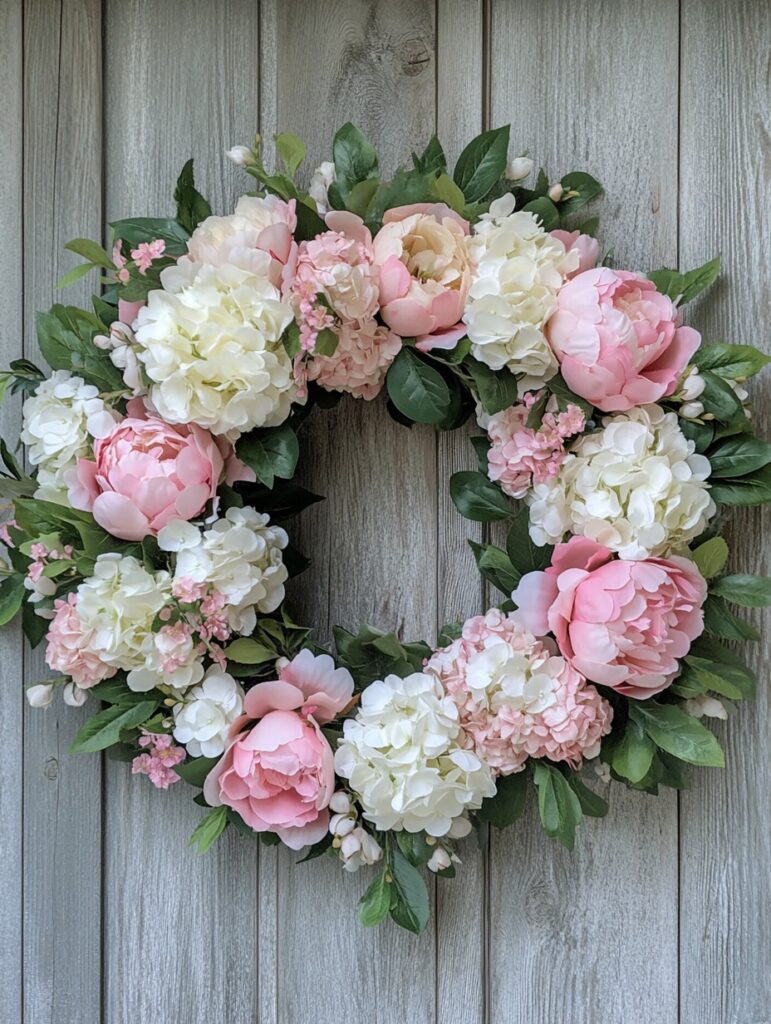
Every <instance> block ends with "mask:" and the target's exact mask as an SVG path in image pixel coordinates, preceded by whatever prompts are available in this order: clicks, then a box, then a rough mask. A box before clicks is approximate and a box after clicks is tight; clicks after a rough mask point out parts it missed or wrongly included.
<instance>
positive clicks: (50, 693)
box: [26, 683, 54, 708]
mask: <svg viewBox="0 0 771 1024" xmlns="http://www.w3.org/2000/svg"><path fill="white" fill-rule="evenodd" d="M26 694H27V703H28V704H29V706H30V707H31V708H47V707H48V706H49V705H50V703H51V701H52V700H53V699H54V687H53V685H52V684H51V683H37V684H36V685H35V686H29V687H27V690H26Z"/></svg>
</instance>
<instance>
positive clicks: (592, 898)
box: [490, 0, 678, 1024]
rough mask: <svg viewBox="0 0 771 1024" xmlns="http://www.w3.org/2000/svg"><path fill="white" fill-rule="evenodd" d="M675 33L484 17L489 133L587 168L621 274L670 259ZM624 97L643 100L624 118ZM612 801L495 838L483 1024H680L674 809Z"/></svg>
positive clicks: (559, 162) (563, 9)
mask: <svg viewBox="0 0 771 1024" xmlns="http://www.w3.org/2000/svg"><path fill="white" fill-rule="evenodd" d="M677 26H678V15H677V3H676V2H675V0H656V2H653V3H650V4H647V5H645V7H644V8H642V7H641V8H636V9H635V10H634V12H633V13H632V11H631V9H630V8H628V7H625V6H623V5H619V4H616V3H612V2H598V3H592V4H569V5H568V4H563V3H560V2H558V0H547V2H545V3H544V2H537V0H523V2H519V3H516V4H514V3H506V2H493V4H492V9H491V26H490V38H491V43H492V50H491V60H492V66H491V82H492V87H491V123H492V124H494V125H498V124H505V123H507V122H509V121H511V124H512V151H514V152H517V151H520V152H521V151H522V150H524V149H528V150H529V152H530V154H531V155H532V156H533V157H534V159H535V160H536V166H537V165H538V164H540V163H542V164H543V165H544V167H545V168H546V170H547V173H548V174H549V177H550V179H551V180H558V179H559V177H560V175H561V174H564V173H565V172H566V171H569V170H574V169H586V170H589V171H591V173H593V174H595V175H596V176H597V177H598V178H599V179H600V180H601V181H602V182H603V184H604V185H605V187H606V190H607V199H606V200H605V201H604V203H603V204H602V207H601V211H600V212H601V213H603V214H604V217H603V218H602V221H601V229H600V230H601V238H602V241H603V243H604V245H607V246H608V247H611V248H613V249H614V251H615V258H616V262H617V265H619V266H627V265H631V266H632V267H635V268H640V269H643V270H645V269H649V268H652V267H654V266H657V265H660V263H661V262H662V260H664V261H665V260H672V259H673V258H675V257H676V231H677V219H676V209H677V62H678V54H677ZM621 82H623V86H620V85H618V86H614V85H612V84H611V83H621ZM630 96H639V97H645V99H644V101H642V102H641V104H640V106H639V107H638V108H636V107H635V105H634V104H633V103H630V102H629V97H630ZM651 111H655V115H652V114H651V113H650V112H651ZM596 788H599V787H596ZM610 802H611V813H610V815H609V817H608V818H607V819H606V820H605V821H603V822H602V823H595V822H588V823H585V824H584V825H583V826H582V828H581V830H580V832H579V835H578V838H577V844H576V849H575V851H574V852H573V853H572V854H568V853H566V852H565V851H564V850H561V849H560V847H559V846H557V844H556V843H552V842H549V840H548V839H546V838H545V836H544V835H543V833H542V832H541V830H540V827H539V825H538V821H537V811H535V809H534V807H533V806H532V805H534V803H535V801H534V800H533V801H531V807H530V808H529V810H528V812H527V813H526V815H525V817H524V818H523V820H522V821H521V822H520V823H519V825H518V826H515V827H514V829H512V830H511V832H509V833H503V834H501V835H498V836H496V837H494V840H493V850H492V861H491V878H490V890H491V910H490V1019H491V1020H492V1021H493V1022H495V1024H503V1022H508V1021H512V1020H516V1021H522V1022H523V1024H524V1022H527V1024H595V1022H597V1021H609V1022H611V1021H612V1022H613V1024H632V1022H633V1021H642V1020H644V1021H646V1024H674V1022H675V1021H676V1020H677V943H676V934H677V815H676V800H675V797H674V795H673V794H672V793H670V794H667V795H663V796H661V797H659V798H658V800H652V799H650V798H646V797H644V796H638V795H634V794H630V793H628V792H627V791H626V790H624V789H623V788H622V787H620V786H615V787H613V790H612V792H611V794H610ZM631 951H634V952H633V953H632V952H631Z"/></svg>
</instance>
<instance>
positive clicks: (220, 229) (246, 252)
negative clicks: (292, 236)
mask: <svg viewBox="0 0 771 1024" xmlns="http://www.w3.org/2000/svg"><path fill="white" fill-rule="evenodd" d="M294 221H295V217H294V214H293V213H291V212H290V210H289V207H288V205H287V203H285V202H284V200H283V199H279V198H278V196H270V195H269V196H242V197H241V198H240V199H239V200H238V202H237V203H236V210H235V213H231V214H229V215H228V216H226V217H207V218H206V220H204V221H201V223H200V224H199V225H198V227H197V228H196V229H195V231H193V234H192V235H191V236H190V240H189V241H188V243H187V251H188V253H189V255H190V259H192V260H194V261H195V262H197V263H207V264H209V265H210V266H213V267H222V266H225V265H231V266H235V267H240V268H241V269H242V270H246V271H248V272H249V273H250V274H254V275H255V276H256V277H270V276H271V269H272V262H273V261H272V260H271V256H270V252H269V251H268V250H267V249H265V248H258V241H259V239H260V235H261V234H262V232H263V231H265V230H266V229H267V228H271V227H275V226H276V225H280V224H284V225H288V226H289V227H292V226H293V224H294ZM273 283H274V284H278V281H275V280H274V282H273ZM164 287H165V285H164Z"/></svg>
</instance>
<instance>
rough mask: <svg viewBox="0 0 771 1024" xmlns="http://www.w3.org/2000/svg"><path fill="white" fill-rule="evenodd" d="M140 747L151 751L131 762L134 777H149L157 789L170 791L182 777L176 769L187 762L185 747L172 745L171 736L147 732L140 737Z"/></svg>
mask: <svg viewBox="0 0 771 1024" xmlns="http://www.w3.org/2000/svg"><path fill="white" fill-rule="evenodd" d="M139 746H140V747H147V748H149V749H148V750H147V752H146V753H144V754H139V755H138V756H137V757H135V758H134V760H133V761H132V762H131V771H132V773H133V774H134V775H148V776H149V778H150V782H152V784H153V785H154V786H155V787H156V788H157V789H168V788H169V786H171V785H172V784H173V783H175V782H179V778H180V777H179V775H178V774H177V772H175V771H174V768H175V766H176V765H178V764H180V762H182V761H184V760H185V751H184V748H183V747H175V746H174V745H173V744H172V742H171V736H166V735H164V734H163V733H152V732H146V733H144V735H142V736H140V737H139Z"/></svg>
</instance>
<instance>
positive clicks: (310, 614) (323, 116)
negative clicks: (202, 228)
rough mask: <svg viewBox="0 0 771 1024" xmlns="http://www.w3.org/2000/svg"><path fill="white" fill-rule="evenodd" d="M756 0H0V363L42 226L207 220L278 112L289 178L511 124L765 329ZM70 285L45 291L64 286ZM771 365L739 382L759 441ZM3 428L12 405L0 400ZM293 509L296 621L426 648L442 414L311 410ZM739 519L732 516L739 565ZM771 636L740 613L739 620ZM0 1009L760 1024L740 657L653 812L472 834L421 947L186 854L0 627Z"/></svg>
mask: <svg viewBox="0 0 771 1024" xmlns="http://www.w3.org/2000/svg"><path fill="white" fill-rule="evenodd" d="M770 14H771V12H770V11H769V6H768V4H767V3H763V2H761V0H757V2H753V0H722V2H721V0H680V2H679V3H678V0H648V2H647V3H644V4H634V5H632V4H626V3H621V2H619V0H616V2H613V0H573V2H571V3H565V2H562V0H487V2H486V0H382V2H379V3H378V2H375V0H326V2H322V0H313V2H310V0H306V2H301V0H262V2H260V3H258V2H257V0H103V2H101V0H24V2H21V0H0V96H1V97H2V102H0V142H1V143H2V147H1V152H2V159H0V223H1V224H2V235H1V237H2V244H1V245H0V280H1V281H2V288H0V349H2V352H1V353H0V355H1V357H2V361H3V363H5V362H7V360H8V359H10V358H13V357H15V356H17V355H19V354H20V353H21V352H25V353H27V354H29V355H31V356H33V357H34V355H35V338H34V329H33V314H34V311H35V310H36V309H38V308H46V307H48V306H49V305H50V304H51V303H52V302H53V301H55V299H56V294H55V291H54V282H55V281H56V280H57V278H58V277H59V276H60V274H61V273H62V272H63V270H64V269H65V268H67V267H68V266H69V265H70V259H69V257H68V256H67V255H66V254H64V253H63V252H62V250H61V246H62V244H63V243H64V242H65V241H66V240H67V239H69V238H71V237H74V236H82V235H90V236H93V237H98V236H99V235H100V233H102V232H103V229H104V224H105V222H106V221H107V220H108V219H111V218H115V217H118V216H123V215H127V214H130V213H135V214H136V213H150V212H157V213H159V214H161V213H168V212H171V209H172V207H171V191H172V186H173V180H174V177H175V176H176V173H177V172H178V170H179V168H180V166H181V164H182V162H183V161H184V160H185V159H186V158H187V157H188V156H190V155H192V156H194V157H195V161H196V171H197V177H198V180H199V183H200V186H201V188H202V190H203V191H204V192H205V193H206V194H207V195H208V196H209V197H210V198H211V200H212V201H213V203H214V205H215V207H216V208H217V209H218V210H219V211H223V212H224V211H226V210H228V209H229V208H230V206H231V204H232V201H233V198H234V196H236V195H237V193H238V190H239V188H240V189H243V188H244V180H243V179H241V178H240V177H239V175H238V172H237V171H236V170H235V169H234V168H232V167H231V166H229V165H228V164H227V163H226V161H224V159H223V157H222V152H223V150H224V149H225V148H226V147H227V146H229V145H232V144H233V143H240V142H246V141H248V140H249V139H250V137H251V135H252V134H253V133H254V131H255V129H257V128H259V129H260V131H262V132H263V134H264V135H265V136H267V137H270V136H272V135H273V134H274V133H275V132H276V131H278V130H288V129H291V130H294V131H296V132H298V133H299V134H300V135H302V136H303V137H304V138H305V139H306V141H307V142H308V144H309V149H310V154H311V157H312V159H313V160H314V161H315V162H317V161H318V160H320V159H322V158H325V157H327V156H328V154H329V148H330V143H331V137H332V133H333V131H334V129H335V128H336V127H337V126H339V124H341V123H342V122H343V121H346V120H348V119H353V120H355V121H356V122H357V123H358V124H359V125H360V126H361V127H362V128H363V129H364V130H365V131H366V132H367V133H368V134H369V135H370V137H371V138H372V139H373V141H374V142H375V144H376V145H377V147H378V149H379V151H380V153H381V156H382V160H383V163H384V165H385V167H386V169H388V170H391V169H393V168H394V167H395V166H396V164H397V162H398V161H399V160H400V159H403V158H404V157H405V156H406V155H407V153H408V152H409V150H410V148H411V147H413V146H415V144H416V143H421V142H423V141H425V140H427V138H428V136H429V135H430V134H431V133H432V131H434V129H436V130H438V131H439V133H440V135H441V137H442V139H443V141H444V142H445V143H446V146H447V148H448V150H449V152H450V154H451V155H452V156H455V155H457V153H458V152H459V149H460V147H461V146H462V144H463V143H464V141H466V140H467V139H468V138H469V137H470V136H471V135H472V134H474V133H476V132H477V131H479V130H480V129H482V128H483V127H484V126H486V125H498V124H501V123H504V122H511V123H512V146H513V149H514V150H519V151H523V150H526V149H527V150H529V152H530V153H531V155H533V156H534V158H535V159H536V161H537V162H542V163H543V164H544V165H545V166H546V168H547V169H548V170H549V172H550V174H551V175H552V176H553V177H555V178H556V177H558V176H559V174H560V173H563V172H565V171H567V170H573V169H581V168H585V169H587V170H590V171H592V172H593V173H595V174H596V175H597V176H598V177H599V178H600V179H601V180H602V181H603V182H604V184H605V186H606V188H607V198H606V199H605V201H604V203H603V209H602V212H603V213H604V214H605V215H606V219H605V224H604V234H603V239H604V241H605V242H606V243H607V245H608V246H612V247H613V248H614V250H615V253H616V256H617V259H618V260H619V261H620V262H621V263H622V264H624V265H629V266H630V267H633V268H639V269H650V268H653V267H655V266H659V265H661V264H663V263H667V264H671V265H676V264H678V262H679V263H680V264H681V265H682V266H685V267H689V266H692V265H696V264H697V263H699V262H701V261H703V260H705V259H707V258H708V257H710V256H712V255H713V254H714V253H715V252H721V253H722V255H723V258H724V261H725V267H726V274H725V277H724V279H723V283H722V284H720V285H718V286H717V287H716V288H715V289H713V291H712V292H711V293H710V295H709V297H708V298H707V299H705V300H704V301H702V302H701V304H700V305H699V306H698V307H697V308H696V309H695V310H694V311H693V312H692V313H691V316H693V317H694V318H695V323H696V326H698V327H699V328H700V329H702V330H703V331H704V332H705V333H707V334H708V335H709V337H710V338H712V339H716V338H727V339H729V340H734V341H747V342H752V343H755V344H760V345H763V344H767V343H768V339H767V322H768V315H769V271H768V268H769V265H770V264H771V247H770V244H769V239H770V238H771V207H770V204H769V199H768V191H769V168H770V167H771V143H770V142H769V129H770V127H771V126H770V124H769V110H770V106H771V105H770V103H769V45H770V44H771V31H770V29H769V23H770V21H771V18H770V17H769V15H770ZM87 294H88V290H87V287H86V286H84V287H80V288H77V287H76V288H75V289H73V290H72V292H71V293H69V294H68V296H67V301H74V302H77V301H79V300H85V299H86V297H87ZM770 392H771V385H770V384H769V378H768V376H767V377H766V380H765V383H761V384H759V385H756V387H755V391H754V394H755V399H756V402H757V415H758V418H759V419H760V420H761V421H762V423H763V425H764V426H765V428H766V433H767V434H768V432H769V431H771V422H770V420H771V417H769V414H768V411H767V410H768V406H767V401H768V397H769V393H770ZM2 429H3V432H4V433H5V434H6V436H8V435H9V434H10V435H13V434H14V433H15V432H17V431H18V429H19V410H18V404H14V403H13V402H11V403H9V404H7V405H6V406H5V407H4V408H3V410H2ZM303 455H304V460H305V469H304V471H303V472H304V475H305V479H306V481H307V482H310V483H311V484H312V486H314V487H315V488H317V489H320V490H321V491H322V493H326V494H327V495H328V496H329V500H328V501H327V502H325V503H324V504H323V505H322V506H318V507H316V508H315V509H314V510H313V511H311V512H309V513H308V514H306V515H305V516H304V517H303V519H302V521H301V522H300V523H298V526H297V528H296V529H297V534H298V540H299V542H300V544H301V545H304V547H305V549H306V550H307V551H308V552H309V553H311V554H312V555H313V556H314V559H315V564H314V567H313V569H312V570H311V571H310V572H309V573H308V574H307V575H306V576H305V577H303V578H302V580H301V581H300V582H299V584H298V585H296V586H295V588H294V594H293V598H294V602H295V608H296V610H297V613H298V616H300V617H303V616H304V617H305V618H306V619H307V620H308V621H310V622H313V623H315V624H317V625H318V627H319V629H320V632H321V634H322V635H327V636H328V635H329V632H330V629H331V626H332V624H334V623H335V622H339V623H341V624H343V625H346V626H354V625H357V624H359V623H361V622H362V621H365V620H368V621H371V622H373V623H375V624H378V625H380V626H383V627H387V628H393V627H403V628H404V629H405V631H406V633H407V634H409V636H410V637H417V636H426V637H428V638H433V636H434V635H435V629H436V625H437V623H438V622H440V621H444V620H445V619H446V618H450V617H453V618H454V617H458V616H464V615H467V614H471V613H474V612H477V611H480V610H481V609H482V608H483V606H484V601H485V595H484V593H483V591H482V588H481V586H480V583H479V578H478V576H477V574H476V572H475V570H474V568H473V565H472V560H471V557H470V555H469V554H468V553H467V551H466V549H465V537H466V536H468V535H469V532H470V527H469V524H467V523H465V522H463V521H461V520H460V518H459V517H458V516H457V515H456V514H455V512H454V510H453V509H452V507H451V505H450V503H449V501H448V499H447V496H446V494H447V479H448V476H449V474H450V473H451V472H452V471H453V470H455V469H457V468H466V467H469V466H470V465H471V462H472V451H471V448H470V446H469V445H468V442H467V441H466V440H465V438H464V436H463V435H462V432H461V433H460V434H459V435H454V434H453V435H444V436H442V437H440V438H438V439H437V438H436V437H435V435H434V434H433V433H432V432H431V431H429V430H427V429H426V430H423V429H417V428H416V429H414V430H413V431H412V432H411V433H410V434H408V433H407V432H406V431H404V430H403V429H401V428H399V427H397V426H395V425H394V424H393V423H392V422H391V421H390V420H389V419H388V418H387V415H386V413H385V409H384V407H383V405H382V404H380V403H375V404H374V405H368V406H366V407H365V406H364V404H363V403H353V402H352V401H347V402H344V403H342V404H341V405H340V406H339V407H338V408H337V409H336V410H335V411H334V412H333V413H329V414H326V416H324V417H323V418H317V419H315V420H314V421H313V423H312V425H311V426H310V429H309V430H308V431H307V432H306V437H305V440H304V451H303ZM768 527H769V517H768V513H767V512H766V513H764V514H762V515H761V514H759V513H755V512H753V513H751V514H748V515H747V516H744V517H742V518H741V519H740V521H739V522H738V524H737V526H736V527H735V528H734V530H733V537H734V540H735V542H736V546H737V555H736V563H737V564H738V565H739V566H740V567H743V568H744V569H745V570H750V569H751V570H753V571H760V572H768V571H769V569H770V567H769V554H770V548H769V542H768ZM765 628H766V635H767V636H771V623H769V622H768V620H766V622H765ZM0 647H1V649H0V665H2V675H3V681H2V694H3V699H2V705H1V706H0V822H1V824H0V865H1V867H0V907H2V913H0V1020H2V1021H3V1022H4V1024H6V1022H7V1024H17V1022H19V1024H97V1022H103V1024H154V1022H156V1021H160V1020H163V1021H168V1022H170V1024H177V1022H180V1024H181V1022H186V1024H199V1022H200V1024H204V1022H206V1024H210V1022H217V1024H246V1022H260V1024H317V1022H318V1024H322V1022H323V1024H326V1022H328V1021H329V1022H331V1021H335V1022H337V1024H370V1022H378V1024H401V1022H405V1021H408V1022H411V1024H412V1022H415V1024H429V1022H435V1024H482V1022H492V1024H508V1022H515V1024H638V1022H639V1024H767V1022H768V1021H769V1020H771V985H770V982H769V975H770V973H771V929H770V928H769V913H768V909H769V904H770V903H771V843H770V841H769V791H770V790H771V773H770V771H769V742H768V740H769V736H768V700H767V692H766V687H765V685H764V684H765V672H764V671H763V669H764V666H765V664H766V659H767V648H766V649H764V648H763V647H760V646H759V647H758V649H757V650H756V653H755V655H754V658H755V662H756V665H757V667H758V668H759V670H760V678H761V681H762V683H761V687H760V696H759V698H758V700H757V702H756V703H755V704H753V705H752V706H749V707H747V708H745V709H742V710H741V711H740V713H739V714H738V715H737V716H736V717H735V718H733V719H732V720H731V721H730V722H729V723H728V724H727V725H726V727H724V728H720V730H719V731H720V733H721V736H722V738H723V740H724V742H725V744H726V747H727V751H728V767H727V769H726V771H725V772H709V771H702V772H694V773H693V783H692V788H691V789H690V790H689V791H688V792H686V793H683V794H682V795H681V796H680V797H679V799H678V797H677V796H676V795H675V794H672V793H668V794H666V795H664V796H662V797H660V798H659V799H658V800H656V799H652V798H648V797H644V796H638V795H632V794H629V793H627V792H626V791H625V790H623V789H621V788H619V787H613V789H612V791H611V793H610V800H611V808H612V813H611V816H610V817H609V818H608V819H606V820H605V821H604V822H600V823H590V824H588V825H586V826H584V827H583V828H582V830H581V835H580V841H579V843H578V846H577V849H576V851H575V852H574V853H573V854H572V855H569V854H567V853H566V852H565V851H563V850H561V848H559V847H557V846H556V845H554V844H552V843H550V842H549V841H548V840H546V839H545V838H544V837H543V836H542V834H541V833H540V831H539V829H538V828H537V827H536V824H535V822H534V820H533V818H532V815H531V816H530V817H529V818H527V819H526V820H525V821H523V822H522V823H521V824H520V825H519V827H517V828H516V829H515V830H513V831H511V832H509V833H505V834H503V835H501V836H497V837H495V838H494V840H493V843H492V847H491V849H490V850H489V853H488V855H487V856H485V857H483V856H480V855H479V854H477V853H476V852H475V850H474V849H471V848H469V850H468V854H467V857H466V862H465V863H464V865H463V868H462V870H461V872H460V880H459V881H456V882H455V883H452V882H444V881H441V880H440V881H439V882H438V884H436V886H435V889H434V891H433V897H432V898H433V902H434V908H433V909H434V914H433V919H432V920H433V923H432V924H431V925H430V927H429V931H428V933H427V934H425V935H424V936H423V937H421V938H418V939H416V938H414V937H411V936H409V935H407V934H405V933H403V932H400V931H398V930H397V929H395V928H392V927H390V926H387V927H384V928H382V929H380V930H379V931H376V932H374V933H373V932H365V931H363V930H361V929H360V928H359V927H358V924H357V922H356V918H355V911H354V905H355V902H356V900H357V898H358V896H359V895H360V892H361V891H362V890H363V888H364V886H365V885H366V884H367V883H366V878H365V876H364V874H361V875H360V876H354V877H353V878H349V877H345V878H344V877H343V874H342V872H341V871H340V869H339V868H338V867H337V866H336V865H335V864H334V863H325V862H318V861H317V862H315V863H314V864H312V865H310V866H295V864H294V863H293V861H294V857H293V856H292V855H290V854H288V853H287V852H281V851H279V852H276V851H274V850H267V851H266V850H265V849H262V850H260V851H259V852H258V850H257V847H256V844H254V845H252V844H250V843H248V842H246V841H244V840H242V839H240V838H238V837H232V836H230V837H227V838H225V840H224V841H222V842H220V843H219V844H218V846H217V847H216V848H215V849H214V850H213V851H212V852H211V853H210V854H209V855H207V856H206V857H202V858H199V857H198V856H196V855H195V854H194V853H193V852H191V851H190V849H189V848H188V847H187V846H186V840H187V837H188V836H189V834H190V832H191V831H192V829H193V828H194V827H195V824H196V822H197V820H198V819H199V817H200V810H199V809H198V808H196V807H195V806H194V805H193V804H192V803H191V801H190V794H189V791H186V790H185V787H184V786H180V787H179V789H178V791H175V790H171V791H170V792H169V793H168V794H167V795H163V794H160V793H157V792H156V791H154V790H153V789H152V787H151V786H150V785H149V784H148V783H147V782H146V780H142V779H132V778H131V777H130V775H129V773H128V770H127V767H126V766H125V765H122V764H115V763H113V762H110V761H108V760H105V761H104V762H103V763H100V761H99V759H98V758H96V757H93V756H80V757H72V756H70V755H68V753H67V748H68V745H69V743H70V741H71V738H72V736H73V735H74V733H75V731H76V729H77V728H78V726H79V724H80V722H81V720H82V718H83V713H82V712H79V711H75V710H73V709H70V708H65V707H63V706H61V705H57V706H56V707H55V708H52V709H50V710H48V711H47V712H45V713H43V712H40V711H37V712H36V711H31V710H29V709H27V708H26V707H25V702H24V699H23V696H22V687H21V685H20V680H21V677H23V678H24V679H25V680H27V681H34V680H35V679H36V678H39V677H40V676H41V675H42V674H43V669H42V660H41V656H40V654H39V653H36V654H34V655H32V654H30V653H29V652H28V651H25V650H24V649H23V648H22V645H21V642H20V637H19V634H18V631H14V630H13V629H11V630H6V631H4V632H3V634H2V636H0Z"/></svg>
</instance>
